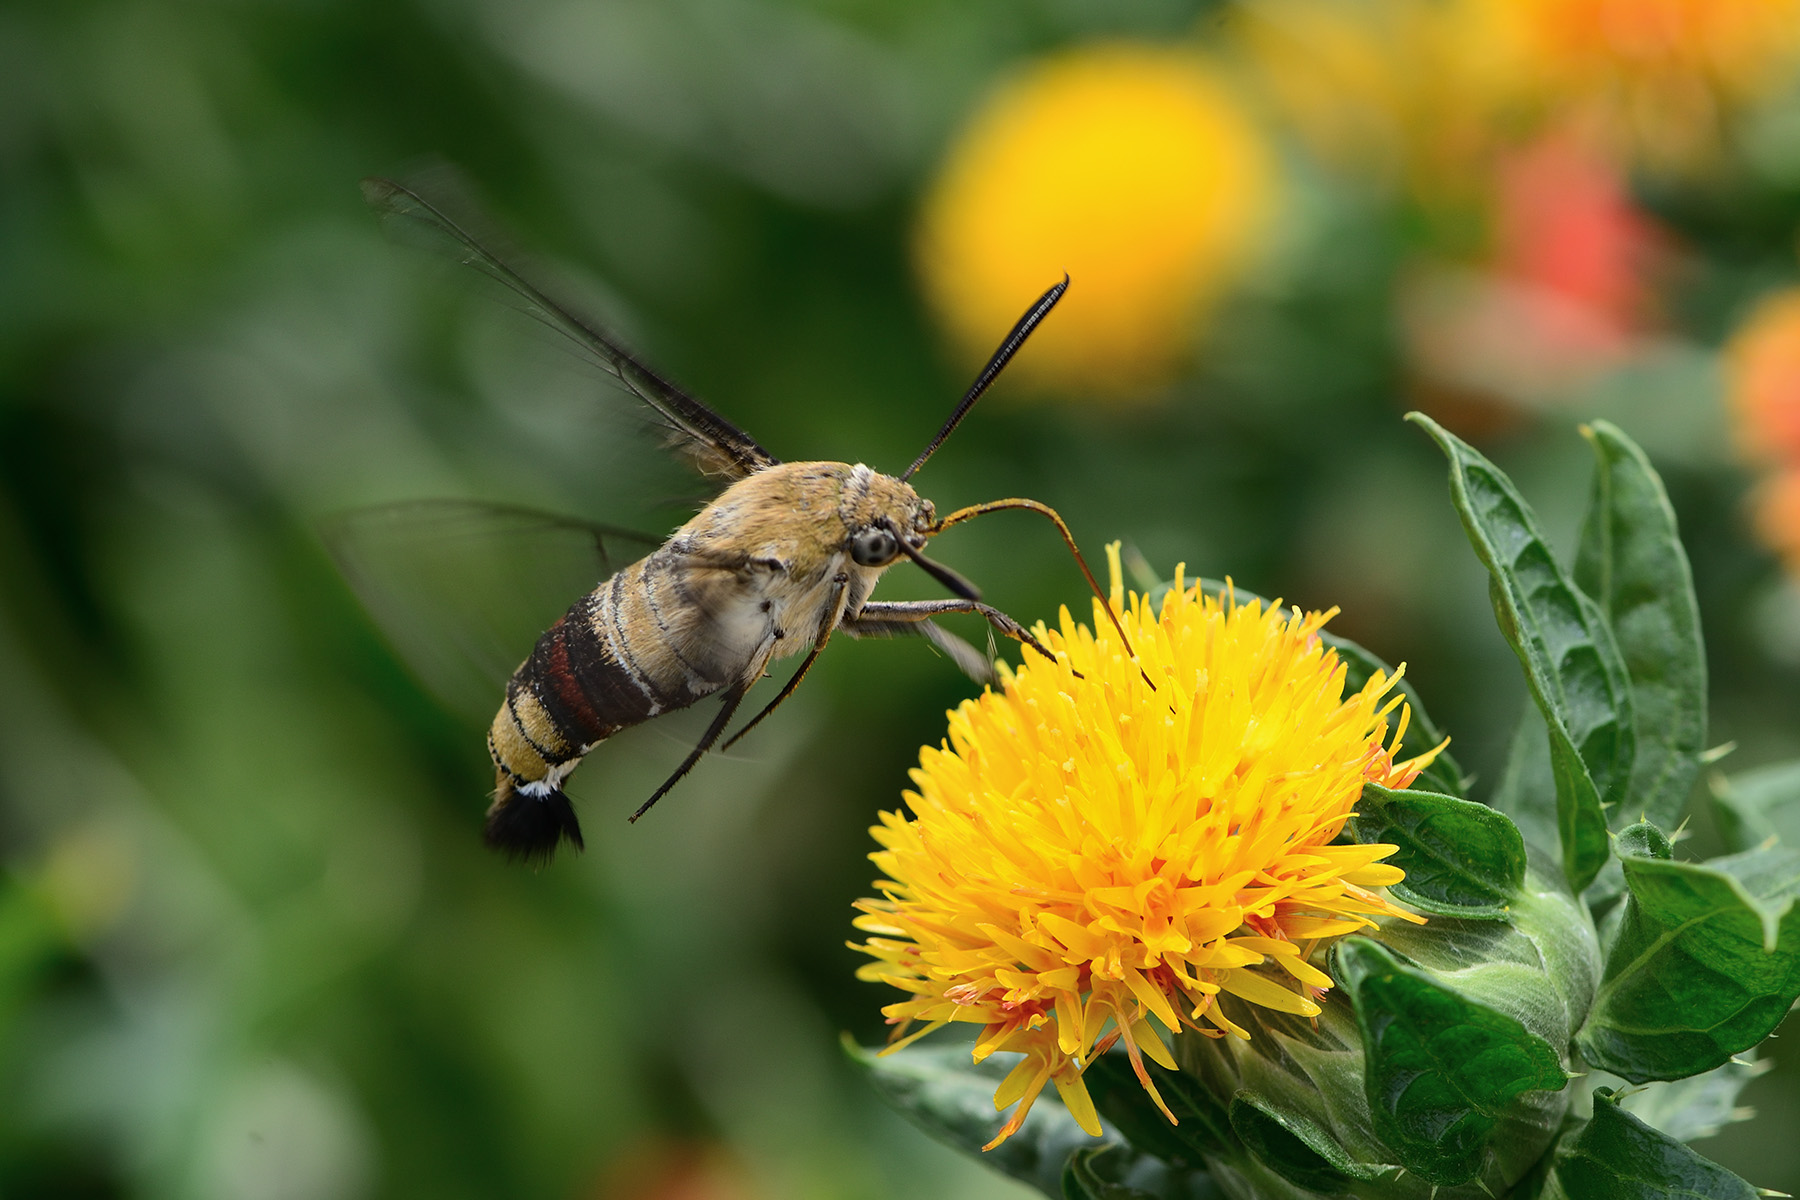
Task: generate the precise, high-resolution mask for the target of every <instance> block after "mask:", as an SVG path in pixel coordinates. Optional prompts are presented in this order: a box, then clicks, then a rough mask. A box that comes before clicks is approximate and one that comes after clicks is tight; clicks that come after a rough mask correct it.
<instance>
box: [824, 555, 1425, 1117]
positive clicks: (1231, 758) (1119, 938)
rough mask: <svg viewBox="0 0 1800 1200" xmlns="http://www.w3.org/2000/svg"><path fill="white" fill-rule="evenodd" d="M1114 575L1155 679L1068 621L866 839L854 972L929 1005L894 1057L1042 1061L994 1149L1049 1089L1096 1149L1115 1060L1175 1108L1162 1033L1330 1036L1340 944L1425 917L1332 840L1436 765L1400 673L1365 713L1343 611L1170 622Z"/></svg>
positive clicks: (967, 706) (1272, 610)
mask: <svg viewBox="0 0 1800 1200" xmlns="http://www.w3.org/2000/svg"><path fill="white" fill-rule="evenodd" d="M1109 557H1110V558H1111V559H1112V574H1113V584H1112V590H1113V596H1112V604H1113V607H1114V608H1115V610H1117V611H1119V612H1121V614H1122V620H1123V622H1124V625H1125V627H1126V629H1127V630H1128V631H1129V635H1130V638H1131V645H1132V646H1133V647H1134V648H1135V650H1136V652H1137V656H1136V658H1135V659H1133V658H1132V657H1131V655H1129V654H1128V653H1127V651H1126V648H1125V646H1124V644H1123V643H1122V642H1121V640H1120V637H1119V634H1118V632H1117V631H1116V630H1114V629H1113V627H1112V625H1111V624H1110V623H1109V622H1108V621H1107V620H1106V619H1105V615H1104V613H1103V612H1102V610H1101V608H1100V605H1099V603H1098V602H1096V603H1095V605H1094V617H1095V621H1094V629H1095V630H1098V633H1095V632H1092V631H1090V630H1089V629H1088V628H1087V627H1086V626H1083V625H1077V624H1076V623H1075V621H1074V618H1073V617H1071V616H1070V615H1069V612H1068V610H1067V609H1064V610H1063V612H1062V619H1061V628H1060V629H1059V630H1056V631H1051V630H1048V629H1046V628H1045V627H1044V626H1043V625H1042V624H1041V623H1040V624H1039V625H1038V627H1037V630H1036V633H1037V636H1038V637H1039V639H1040V640H1042V641H1043V642H1044V643H1045V644H1046V645H1047V646H1048V647H1050V649H1051V650H1052V652H1053V653H1054V654H1055V655H1056V662H1054V663H1050V662H1046V661H1044V660H1043V659H1041V658H1029V657H1028V658H1027V659H1026V661H1025V663H1024V664H1023V665H1022V666H1020V667H1019V668H1018V669H1016V670H1013V671H1009V672H1006V673H1005V678H1004V687H1003V690H1002V691H1000V692H993V691H989V692H987V693H986V694H984V695H983V696H981V697H980V698H979V699H976V700H970V701H967V702H965V703H964V704H963V705H962V706H961V707H960V708H958V709H957V710H956V711H955V712H953V713H951V714H950V731H949V734H950V736H949V740H948V741H947V742H946V743H945V744H944V745H943V746H942V747H941V748H940V749H936V750H934V749H931V748H929V747H927V748H925V749H924V750H922V751H921V752H920V756H919V767H918V769H917V770H915V771H914V772H913V773H912V778H913V782H914V783H915V784H916V785H917V786H918V791H917V792H908V793H907V794H906V801H907V805H908V807H909V808H910V809H911V810H912V815H911V817H910V818H909V817H907V816H905V815H903V814H901V813H897V812H896V813H883V814H882V816H881V822H882V823H881V824H880V825H879V826H878V827H876V828H875V829H873V830H871V832H872V833H873V834H874V836H875V839H876V840H877V841H878V842H880V843H881V845H882V847H883V848H882V849H881V850H879V851H877V852H876V853H874V854H872V855H870V858H871V859H872V860H873V861H874V863H875V864H876V866H877V867H879V868H880V869H881V871H882V872H883V874H884V876H885V878H884V879H882V880H880V881H879V882H878V883H877V884H876V886H877V887H878V888H880V890H881V892H882V894H883V898H882V899H879V900H863V901H860V902H859V903H858V905H857V907H858V908H859V909H860V910H861V912H862V913H863V915H862V916H860V917H858V918H857V920H856V926H857V928H858V929H860V930H862V931H863V932H865V933H866V934H868V935H869V937H868V940H867V941H866V942H865V943H864V944H862V945H861V946H858V947H857V949H859V950H861V951H863V952H864V953H866V954H869V955H871V956H873V958H874V959H875V961H874V962H872V963H868V964H865V965H864V966H863V967H862V968H861V970H860V971H859V976H860V977H861V978H864V979H869V980H877V981H881V982H885V983H889V984H892V985H893V986H894V987H896V988H899V989H900V990H901V991H903V992H906V993H908V998H907V999H905V1000H902V1001H900V1002H898V1003H895V1004H891V1005H888V1006H887V1007H886V1008H884V1009H883V1010H882V1011H883V1012H884V1013H885V1014H886V1015H887V1017H888V1019H889V1021H890V1022H892V1023H893V1024H895V1025H896V1026H898V1028H897V1029H896V1032H895V1038H896V1041H895V1043H894V1044H893V1046H892V1047H890V1048H891V1049H892V1048H898V1047H899V1046H900V1045H904V1044H906V1043H908V1042H910V1041H912V1040H913V1039H915V1038H918V1037H922V1036H924V1035H925V1034H927V1033H930V1032H932V1031H933V1030H935V1029H938V1028H941V1027H942V1026H944V1025H945V1024H948V1023H949V1022H952V1021H961V1022H968V1023H972V1024H976V1025H980V1026H982V1030H981V1033H980V1036H979V1038H978V1039H977V1041H976V1044H975V1051H974V1055H975V1059H976V1061H980V1060H982V1059H984V1058H986V1057H987V1056H988V1055H990V1054H993V1053H994V1052H996V1051H1009V1052H1014V1053H1019V1054H1022V1055H1024V1058H1023V1059H1022V1060H1021V1061H1020V1062H1019V1064H1018V1065H1017V1066H1016V1067H1015V1068H1014V1069H1013V1070H1012V1073H1011V1074H1009V1075H1008V1076H1007V1077H1006V1079H1005V1081H1004V1082H1003V1083H1002V1084H1001V1085H1000V1088H999V1090H998V1091H997V1092H996V1093H995V1096H994V1103H995V1107H996V1108H1005V1107H1007V1106H1008V1105H1011V1104H1014V1103H1017V1105H1018V1107H1017V1108H1016V1109H1015V1110H1014V1112H1013V1114H1012V1117H1011V1119H1010V1120H1008V1121H1007V1122H1006V1124H1005V1126H1004V1127H1003V1128H1002V1129H1001V1130H1000V1133H999V1134H998V1136H996V1137H995V1139H994V1141H993V1142H992V1143H990V1144H989V1148H991V1147H992V1146H994V1145H998V1144H999V1143H1000V1142H1001V1141H1003V1140H1005V1139H1006V1138H1007V1137H1009V1136H1011V1135H1012V1134H1013V1133H1014V1132H1016V1131H1017V1130H1018V1129H1019V1127H1020V1125H1021V1123H1022V1122H1023V1121H1024V1119H1025V1114H1026V1112H1027V1111H1028V1110H1029V1109H1030V1108H1031V1105H1032V1102H1033V1101H1034V1100H1035V1099H1036V1097H1037V1096H1038V1094H1039V1093H1040V1092H1041V1091H1042V1090H1043V1088H1044V1086H1045V1084H1047V1083H1053V1084H1055V1086H1056V1088H1057V1091H1058V1092H1059V1093H1060V1094H1061V1096H1062V1099H1063V1102H1064V1104H1065V1105H1066V1106H1067V1107H1068V1109H1069V1111H1070V1112H1071V1113H1072V1114H1073V1115H1074V1117H1075V1119H1076V1120H1077V1121H1078V1122H1080V1124H1081V1125H1082V1127H1083V1128H1084V1129H1086V1130H1088V1131H1089V1132H1090V1133H1095V1134H1097V1133H1099V1132H1100V1126H1099V1122H1098V1119H1097V1117H1096V1115H1095V1112H1094V1106H1093V1102H1092V1100H1091V1099H1090V1098H1089V1096H1088V1093H1087V1089H1086V1086H1085V1085H1084V1084H1083V1082H1082V1071H1083V1069H1084V1067H1085V1065H1086V1064H1087V1063H1089V1062H1091V1061H1093V1057H1094V1056H1095V1055H1097V1054H1099V1053H1102V1052H1104V1051H1105V1050H1106V1049H1107V1048H1108V1047H1109V1046H1111V1045H1112V1044H1113V1043H1114V1042H1115V1041H1118V1040H1123V1042H1124V1044H1125V1048H1126V1050H1127V1052H1128V1054H1129V1056H1130V1059H1131V1062H1132V1064H1133V1066H1134V1067H1135V1068H1136V1069H1137V1071H1138V1076H1139V1079H1140V1080H1141V1081H1142V1083H1143V1085H1144V1087H1145V1088H1146V1089H1147V1090H1148V1091H1149V1093H1150V1095H1151V1096H1152V1097H1153V1098H1154V1099H1155V1100H1156V1102H1157V1104H1159V1105H1161V1104H1162V1100H1161V1098H1160V1097H1159V1096H1157V1093H1156V1089H1155V1087H1154V1086H1153V1084H1152V1082H1151V1080H1150V1077H1149V1074H1148V1072H1147V1071H1146V1070H1145V1069H1144V1066H1143V1061H1142V1056H1143V1055H1148V1056H1149V1057H1150V1058H1151V1059H1153V1060H1154V1061H1156V1062H1157V1063H1159V1064H1161V1065H1162V1066H1164V1067H1167V1068H1170V1069H1174V1067H1175V1061H1174V1059H1173V1058H1172V1057H1171V1055H1170V1053H1169V1050H1168V1047H1167V1046H1166V1045H1165V1043H1164V1041H1163V1033H1164V1032H1167V1033H1171V1034H1172V1033H1175V1032H1178V1031H1179V1030H1182V1029H1184V1028H1186V1029H1197V1030H1199V1031H1201V1032H1204V1033H1208V1034H1210V1035H1213V1036H1223V1035H1224V1034H1227V1033H1229V1034H1234V1035H1236V1036H1239V1037H1247V1036H1248V1034H1247V1033H1245V1031H1244V1030H1243V1029H1242V1028H1241V1027H1240V1026H1239V1025H1237V1024H1236V1023H1235V1022H1233V1021H1232V1020H1231V1019H1230V1018H1229V1017H1228V1016H1227V1015H1226V1014H1225V1013H1223V1012H1221V1011H1220V1006H1219V1004H1218V1003H1217V1000H1218V999H1219V996H1220V994H1221V993H1227V994H1230V995H1232V996H1234V997H1237V998H1238V999H1240V1000H1242V1001H1245V1002H1248V1003H1250V1004H1256V1005H1261V1006H1263V1007H1266V1008H1272V1009H1276V1010H1279V1011H1282V1012H1290V1013H1299V1014H1302V1015H1307V1016H1311V1015H1316V1014H1317V1013H1318V1012H1319V1006H1318V1004H1317V1003H1316V999H1315V998H1316V997H1317V996H1319V995H1320V994H1321V993H1322V992H1323V991H1324V989H1327V988H1329V987H1331V986H1332V981H1331V979H1330V977H1329V976H1327V975H1326V974H1325V973H1324V972H1323V971H1321V970H1320V969H1319V967H1318V966H1317V965H1315V963H1314V959H1315V958H1316V951H1317V949H1318V948H1319V946H1320V944H1321V942H1322V941H1324V940H1325V939H1329V938H1334V937H1338V936H1340V935H1342V934H1346V933H1351V932H1353V931H1355V930H1358V929H1362V928H1365V927H1368V926H1371V925H1373V924H1374V921H1375V918H1376V917H1378V916H1383V915H1387V916H1398V917H1404V918H1407V919H1410V920H1418V919H1419V918H1417V917H1413V916H1412V915H1411V914H1409V913H1406V912H1405V911H1403V910H1401V909H1399V908H1397V907H1395V906H1394V905H1393V904H1391V903H1390V902H1389V901H1388V900H1387V899H1386V898H1385V897H1384V896H1382V895H1380V894H1379V893H1377V892H1376V891H1373V890H1371V889H1375V888H1380V887H1383V886H1385V885H1388V884H1392V883H1396V882H1398V881H1399V880H1400V879H1402V878H1403V877H1404V876H1403V874H1402V872H1401V871H1400V870H1399V869H1398V868H1396V867H1392V866H1389V865H1386V864H1384V863H1382V862H1381V861H1380V860H1381V859H1383V858H1385V857H1387V856H1388V855H1389V854H1391V853H1393V850H1394V847H1392V846H1384V845H1368V846H1359V845H1340V844H1333V839H1334V838H1335V837H1336V836H1337V835H1338V833H1339V831H1340V830H1341V829H1342V828H1343V826H1344V822H1345V820H1346V819H1347V818H1348V817H1349V816H1350V815H1351V814H1352V813H1353V811H1354V809H1355V806H1356V802H1357V799H1358V797H1359V796H1360V795H1361V794H1362V788H1363V784H1364V783H1365V782H1366V781H1370V780H1373V781H1375V782H1378V783H1383V784H1386V785H1388V786H1390V787H1404V786H1406V785H1407V784H1409V783H1410V782H1411V781H1412V780H1413V779H1414V778H1415V777H1416V776H1417V774H1418V772H1419V771H1420V770H1421V769H1422V768H1423V767H1424V766H1425V765H1426V764H1427V763H1428V762H1429V761H1430V760H1431V759H1432V757H1433V756H1435V755H1436V753H1437V751H1436V750H1432V751H1430V752H1429V753H1427V754H1424V755H1422V756H1420V757H1418V758H1415V759H1413V760H1411V761H1410V762H1402V763H1396V762H1395V761H1394V757H1395V755H1396V754H1397V752H1398V750H1399V747H1400V739H1401V736H1402V735H1403V734H1404V732H1405V730H1406V724H1407V715H1408V714H1407V709H1406V706H1405V704H1404V703H1403V701H1402V700H1401V699H1400V697H1398V696H1388V694H1387V693H1388V692H1389V690H1390V689H1391V688H1392V686H1393V683H1394V679H1395V678H1397V677H1398V676H1397V675H1396V676H1394V677H1387V678H1384V677H1382V676H1380V675H1377V676H1376V677H1375V678H1374V679H1372V680H1370V681H1369V683H1368V684H1367V685H1366V686H1364V687H1363V688H1362V689H1361V690H1360V691H1357V692H1355V693H1353V694H1352V695H1349V696H1345V695H1343V690H1344V667H1343V665H1342V664H1341V663H1340V662H1339V661H1338V658H1337V655H1336V653H1335V652H1334V651H1331V650H1327V649H1325V648H1324V646H1323V645H1322V644H1321V642H1320V640H1319V638H1318V637H1317V636H1316V635H1317V633H1318V630H1319V629H1320V627H1322V626H1323V625H1324V624H1325V622H1326V621H1327V620H1328V619H1330V617H1331V616H1332V615H1333V613H1335V611H1336V610H1333V612H1328V613H1302V612H1301V611H1300V610H1299V609H1292V610H1286V611H1284V610H1282V609H1281V608H1279V607H1277V606H1267V607H1265V606H1264V604H1263V603H1262V602H1261V601H1251V602H1249V603H1234V602H1233V600H1232V599H1231V598H1230V596H1229V594H1228V595H1227V598H1226V599H1224V600H1223V601H1220V600H1218V599H1215V598H1213V597H1211V596H1207V595H1205V594H1203V593H1202V592H1201V590H1200V589H1199V588H1198V587H1189V586H1184V585H1183V583H1182V580H1181V577H1180V573H1179V572H1177V575H1176V580H1175V586H1174V587H1173V588H1172V589H1171V590H1170V591H1169V593H1168V595H1167V596H1166V597H1165V598H1164V600H1163V602H1162V605H1161V609H1160V612H1159V611H1157V610H1155V609H1154V608H1153V607H1152V606H1151V605H1150V604H1149V603H1147V602H1146V601H1145V600H1144V599H1143V598H1142V597H1139V596H1136V595H1133V596H1131V597H1130V601H1129V605H1127V604H1126V602H1125V596H1124V593H1123V589H1122V587H1121V585H1120V583H1119V563H1118V547H1117V546H1116V545H1114V546H1113V547H1111V548H1110V549H1109ZM1140 666H1141V667H1142V669H1143V671H1144V672H1145V673H1147V675H1148V677H1149V678H1150V679H1153V680H1155V681H1156V689H1155V690H1154V691H1152V690H1151V689H1150V687H1149V686H1148V685H1147V684H1146V682H1145V680H1144V678H1143V677H1142V676H1140V674H1139V668H1140ZM1396 709H1398V717H1397V724H1396V727H1395V729H1394V731H1393V737H1392V739H1391V740H1390V739H1389V738H1388V736H1387V735H1388V718H1389V717H1390V716H1391V715H1393V714H1394V713H1395V710H1396ZM1153 1018H1154V1021H1155V1023H1154V1024H1153V1023H1152V1019H1153ZM915 1024H922V1026H923V1028H920V1029H917V1030H914V1031H912V1032H911V1033H910V1034H909V1032H908V1031H909V1028H910V1027H911V1026H913V1025H915ZM1159 1026H1160V1029H1159ZM1109 1030H1110V1032H1109ZM1164 1111H1165V1112H1167V1109H1166V1108H1165V1109H1164Z"/></svg>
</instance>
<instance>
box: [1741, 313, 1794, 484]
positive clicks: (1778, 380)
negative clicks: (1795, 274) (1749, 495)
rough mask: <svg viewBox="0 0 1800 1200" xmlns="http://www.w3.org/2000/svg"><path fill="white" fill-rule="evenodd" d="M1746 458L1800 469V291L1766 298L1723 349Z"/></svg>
mask: <svg viewBox="0 0 1800 1200" xmlns="http://www.w3.org/2000/svg"><path fill="white" fill-rule="evenodd" d="M1725 368H1726V375H1727V381H1728V383H1727V387H1728V391H1729V394H1730V397H1731V406H1732V409H1733V411H1734V413H1735V415H1736V417H1737V424H1738V441H1739V444H1740V445H1741V446H1742V447H1743V449H1744V451H1745V453H1746V454H1748V455H1750V456H1752V457H1754V458H1759V459H1763V460H1772V459H1774V460H1786V461H1788V462H1789V463H1792V464H1795V465H1800V288H1788V289H1786V290H1784V291H1780V292H1776V293H1774V294H1773V295H1771V296H1767V297H1765V298H1764V299H1763V301H1762V302H1761V303H1760V304H1758V305H1757V306H1756V308H1755V309H1754V310H1753V311H1752V312H1751V314H1750V316H1749V319H1747V320H1746V321H1745V322H1744V323H1743V325H1741V326H1740V327H1739V328H1738V330H1737V332H1736V333H1735V334H1733V335H1732V338H1731V341H1730V342H1729V343H1728V344H1727V345H1726V347H1725Z"/></svg>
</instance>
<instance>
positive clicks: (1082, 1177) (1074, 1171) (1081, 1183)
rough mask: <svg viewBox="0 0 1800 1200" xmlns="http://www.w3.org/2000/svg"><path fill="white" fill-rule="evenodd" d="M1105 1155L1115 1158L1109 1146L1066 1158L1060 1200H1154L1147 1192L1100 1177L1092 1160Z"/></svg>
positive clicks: (1087, 1150) (1078, 1151)
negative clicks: (1061, 1199)
mask: <svg viewBox="0 0 1800 1200" xmlns="http://www.w3.org/2000/svg"><path fill="white" fill-rule="evenodd" d="M1104 1155H1110V1156H1111V1157H1114V1158H1116V1157H1117V1154H1115V1153H1113V1147H1111V1146H1094V1147H1090V1148H1088V1149H1084V1150H1077V1151H1075V1152H1074V1153H1073V1154H1071V1155H1069V1160H1068V1162H1067V1163H1066V1164H1064V1166H1063V1174H1062V1196H1063V1200H1155V1197H1154V1196H1152V1195H1151V1194H1150V1193H1149V1192H1140V1191H1139V1190H1138V1189H1136V1188H1134V1187H1127V1186H1126V1185H1125V1184H1122V1183H1113V1182H1111V1181H1110V1180H1107V1179H1103V1178H1101V1176H1100V1173H1099V1171H1097V1170H1095V1163H1094V1160H1095V1159H1097V1158H1100V1157H1102V1156H1104Z"/></svg>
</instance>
